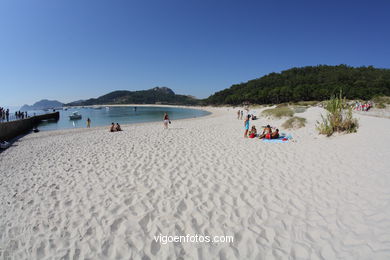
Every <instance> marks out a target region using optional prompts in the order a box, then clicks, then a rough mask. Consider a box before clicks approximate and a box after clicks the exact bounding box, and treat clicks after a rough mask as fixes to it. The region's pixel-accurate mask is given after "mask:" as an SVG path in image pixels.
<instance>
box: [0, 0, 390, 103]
mask: <svg viewBox="0 0 390 260" xmlns="http://www.w3.org/2000/svg"><path fill="white" fill-rule="evenodd" d="M389 13H390V1H386V0H381V1H377V0H370V1H359V0H355V1H342V0H338V1H333V0H327V1H319V0H318V1H316V0H310V1H309V0H307V1H303V0H302V1H300V0H294V1H291V0H285V1H283V0H279V1H246V0H242V1H237V0H236V1H229V0H225V1H218V0H207V1H203V0H197V1H195V0H194V1H192V0H185V1H183V0H159V1H157V0H139V1H138V0H34V1H31V0H0V106H19V105H23V104H33V103H34V102H36V101H39V100H41V99H51V100H53V99H54V100H58V101H61V102H71V101H75V100H80V99H87V98H92V97H98V96H101V95H104V94H106V93H108V92H111V91H114V90H131V91H133V90H144V89H150V88H153V87H155V86H167V87H169V88H171V89H172V90H173V91H175V93H178V94H188V95H193V96H196V97H198V98H205V97H208V96H209V95H211V94H213V93H215V92H216V91H220V90H222V89H225V88H228V87H230V86H231V85H233V84H237V83H241V82H246V81H248V80H251V79H254V78H259V77H261V76H263V75H266V74H269V73H271V72H280V71H283V70H286V69H289V68H291V67H301V66H308V65H318V64H328V65H337V64H347V65H351V66H369V65H372V66H374V67H379V68H390V47H389V46H390V29H389V28H390V15H389Z"/></svg>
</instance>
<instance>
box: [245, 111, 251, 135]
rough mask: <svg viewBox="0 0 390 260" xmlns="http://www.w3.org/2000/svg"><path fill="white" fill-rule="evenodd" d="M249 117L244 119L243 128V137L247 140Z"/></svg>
mask: <svg viewBox="0 0 390 260" xmlns="http://www.w3.org/2000/svg"><path fill="white" fill-rule="evenodd" d="M250 118H251V117H250V116H249V115H248V116H246V117H245V121H244V127H245V133H244V137H245V138H247V137H248V131H249V119H250Z"/></svg>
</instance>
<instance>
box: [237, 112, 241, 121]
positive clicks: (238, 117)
mask: <svg viewBox="0 0 390 260" xmlns="http://www.w3.org/2000/svg"><path fill="white" fill-rule="evenodd" d="M240 114H241V112H240V110H238V111H237V119H238V120H240Z"/></svg>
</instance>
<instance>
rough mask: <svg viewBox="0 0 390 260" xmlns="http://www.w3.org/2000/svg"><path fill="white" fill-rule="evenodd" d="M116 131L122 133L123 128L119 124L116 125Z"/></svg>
mask: <svg viewBox="0 0 390 260" xmlns="http://www.w3.org/2000/svg"><path fill="white" fill-rule="evenodd" d="M115 129H116V131H122V128H121V126H120V125H119V124H118V123H116V126H115Z"/></svg>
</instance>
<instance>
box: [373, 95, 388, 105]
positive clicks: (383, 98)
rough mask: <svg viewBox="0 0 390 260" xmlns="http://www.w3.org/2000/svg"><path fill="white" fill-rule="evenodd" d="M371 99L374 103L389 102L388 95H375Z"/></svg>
mask: <svg viewBox="0 0 390 260" xmlns="http://www.w3.org/2000/svg"><path fill="white" fill-rule="evenodd" d="M372 101H374V103H377V104H380V103H382V104H390V97H387V96H376V97H374V98H373V99H372Z"/></svg>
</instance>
